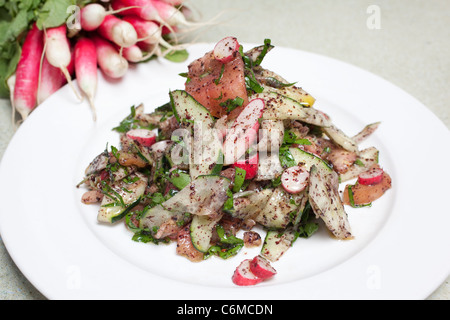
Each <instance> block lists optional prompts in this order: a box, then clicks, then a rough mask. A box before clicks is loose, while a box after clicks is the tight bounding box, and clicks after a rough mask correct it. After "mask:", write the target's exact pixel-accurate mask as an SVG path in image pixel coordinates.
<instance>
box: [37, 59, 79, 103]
mask: <svg viewBox="0 0 450 320" xmlns="http://www.w3.org/2000/svg"><path fill="white" fill-rule="evenodd" d="M73 61H74V59H71V62H70V64H69V66H68V67H67V71H68V72H69V74H72V73H73V70H74V62H73ZM66 83H67V79H66V77H65V76H64V73H63V72H62V71H61V69H59V68H56V67H54V66H52V65H51V64H50V63H49V62H48V61H47V59H45V58H44V59H43V61H42V68H41V79H40V82H39V89H38V95H37V103H38V105H39V104H41V103H42V102H43V101H44V100H45V99H47V98H48V97H50V96H51V95H52V94H53V93H55V92H56V91H57V90H58V89H60V88H61V87H62V86H63V85H65V84H66Z"/></svg>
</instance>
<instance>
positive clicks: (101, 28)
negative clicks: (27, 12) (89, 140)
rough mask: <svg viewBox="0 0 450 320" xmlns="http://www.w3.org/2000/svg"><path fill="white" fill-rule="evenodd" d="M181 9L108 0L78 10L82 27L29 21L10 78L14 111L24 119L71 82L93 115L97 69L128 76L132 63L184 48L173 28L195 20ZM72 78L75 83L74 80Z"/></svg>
mask: <svg viewBox="0 0 450 320" xmlns="http://www.w3.org/2000/svg"><path fill="white" fill-rule="evenodd" d="M183 7H184V6H183V0H111V1H103V2H101V3H97V2H92V3H87V4H85V5H84V6H83V7H82V8H80V10H79V26H81V29H80V28H78V29H76V28H77V27H75V29H74V28H73V26H71V28H68V27H67V26H69V23H68V21H67V24H66V23H64V24H62V25H61V26H58V27H53V28H47V29H46V28H42V30H41V29H39V28H38V27H37V24H36V23H34V22H33V25H32V26H31V28H30V29H29V30H28V32H27V34H26V36H25V39H24V42H23V45H22V52H21V56H20V59H19V62H18V64H17V67H16V71H15V73H14V75H13V76H11V77H10V79H9V81H8V85H9V90H10V93H11V95H10V97H11V104H12V106H13V109H14V110H16V111H17V112H18V113H19V114H20V115H21V117H22V120H25V119H26V118H27V117H28V115H29V114H30V113H31V112H32V111H33V110H34V109H35V108H36V107H37V106H38V105H39V104H40V103H42V102H43V101H44V100H45V99H46V98H48V97H49V96H50V95H52V94H53V93H54V92H56V91H57V90H58V89H59V88H61V87H62V86H63V85H65V84H66V83H69V85H70V86H71V88H72V89H73V91H74V92H75V95H76V97H77V98H78V99H79V100H80V101H81V100H84V98H86V99H87V100H88V102H89V104H90V106H91V108H92V112H93V117H94V119H96V111H95V107H94V100H95V94H96V91H97V71H98V69H100V70H101V71H102V72H103V73H104V74H105V75H106V76H107V77H110V78H115V79H117V78H121V77H123V76H124V75H125V74H126V72H127V70H128V68H129V64H130V63H138V62H142V61H146V60H148V59H149V58H151V57H152V56H158V55H165V54H167V53H169V52H173V51H174V50H180V49H184V48H185V46H183V45H178V44H177V43H176V41H175V40H176V34H175V32H179V30H180V29H179V27H183V26H189V27H192V26H195V23H193V22H189V21H188V20H187V19H186V17H185V15H184V14H183V12H184V10H182V8H183ZM199 25H200V24H197V26H199ZM171 42H175V44H171ZM75 78H76V80H77V85H78V86H75V85H74V84H73V83H72V80H73V79H75ZM79 91H81V93H79Z"/></svg>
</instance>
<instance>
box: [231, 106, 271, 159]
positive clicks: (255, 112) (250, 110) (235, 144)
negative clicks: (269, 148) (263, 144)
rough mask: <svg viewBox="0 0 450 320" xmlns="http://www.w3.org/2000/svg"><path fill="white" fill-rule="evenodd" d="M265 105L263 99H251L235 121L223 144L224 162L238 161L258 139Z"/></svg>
mask: <svg viewBox="0 0 450 320" xmlns="http://www.w3.org/2000/svg"><path fill="white" fill-rule="evenodd" d="M265 105H266V104H265V102H264V100H263V99H259V98H257V99H253V100H251V101H250V102H249V103H248V104H247V105H246V106H245V108H244V109H243V110H242V112H241V113H240V114H239V116H238V117H237V118H236V120H235V121H234V122H233V124H232V126H231V128H230V130H229V131H228V134H227V137H226V138H225V142H224V144H223V151H224V156H225V157H224V160H225V163H224V164H228V165H229V164H233V163H235V162H236V161H238V160H239V159H240V158H241V157H242V156H243V155H244V154H245V152H246V151H247V150H248V149H249V148H250V146H251V145H252V144H253V143H254V142H255V141H256V138H257V136H258V130H259V119H260V118H261V117H262V115H263V112H264V107H265Z"/></svg>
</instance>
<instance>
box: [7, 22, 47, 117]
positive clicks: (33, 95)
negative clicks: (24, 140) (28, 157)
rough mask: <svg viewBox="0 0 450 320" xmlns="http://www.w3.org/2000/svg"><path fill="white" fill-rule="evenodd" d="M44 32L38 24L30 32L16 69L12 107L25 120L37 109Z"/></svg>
mask: <svg viewBox="0 0 450 320" xmlns="http://www.w3.org/2000/svg"><path fill="white" fill-rule="evenodd" d="M42 36H43V32H42V31H41V30H39V29H38V28H37V26H36V24H34V25H33V27H32V28H31V29H30V30H29V31H28V33H27V35H26V37H25V41H24V43H23V47H22V53H21V56H20V60H19V63H18V65H17V69H16V75H15V77H16V79H15V85H14V94H13V101H12V105H13V107H14V108H15V110H17V111H18V112H19V113H20V115H21V116H22V119H23V120H25V119H26V118H27V117H28V115H29V114H30V112H31V111H32V110H33V109H34V108H35V107H36V103H37V91H38V85H39V70H40V61H41V56H42V53H43V50H44V44H43V40H42Z"/></svg>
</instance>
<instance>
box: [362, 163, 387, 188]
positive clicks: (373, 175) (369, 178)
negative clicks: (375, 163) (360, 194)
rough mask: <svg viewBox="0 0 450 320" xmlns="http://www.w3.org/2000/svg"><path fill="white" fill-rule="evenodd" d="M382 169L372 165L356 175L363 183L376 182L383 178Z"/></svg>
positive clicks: (371, 183)
mask: <svg viewBox="0 0 450 320" xmlns="http://www.w3.org/2000/svg"><path fill="white" fill-rule="evenodd" d="M383 174H384V171H383V169H381V168H380V167H373V168H370V169H369V170H367V171H365V172H362V173H360V174H359V176H358V182H359V183H360V184H363V185H366V186H368V185H373V184H378V183H380V182H381V180H383Z"/></svg>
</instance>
